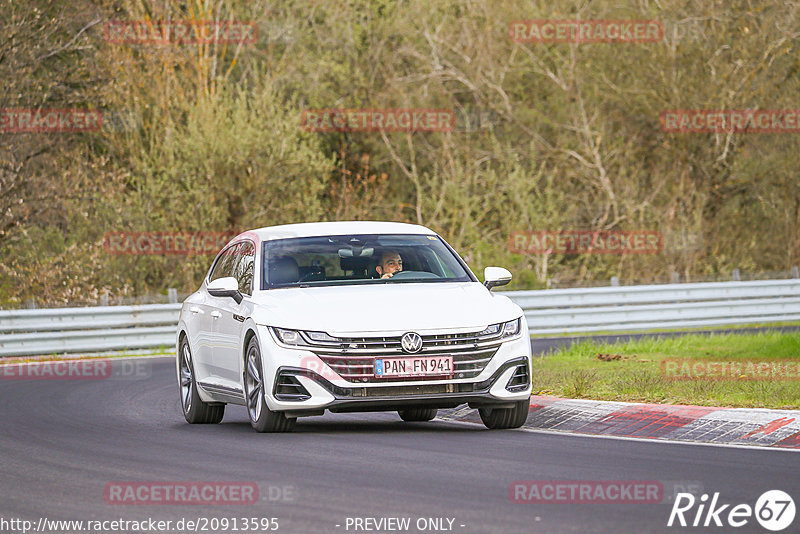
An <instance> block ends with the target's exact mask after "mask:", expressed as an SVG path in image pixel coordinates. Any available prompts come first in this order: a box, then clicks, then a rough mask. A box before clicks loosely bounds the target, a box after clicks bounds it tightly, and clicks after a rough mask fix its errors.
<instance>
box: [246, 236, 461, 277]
mask: <svg viewBox="0 0 800 534" xmlns="http://www.w3.org/2000/svg"><path fill="white" fill-rule="evenodd" d="M263 246H264V248H263V254H262V258H263V259H262V277H261V279H262V286H261V288H262V289H271V288H277V287H296V286H300V285H302V286H322V285H339V284H380V283H399V282H469V281H475V280H474V279H473V277H472V276H471V275H470V273H469V272H468V271H467V269H466V268H465V266H464V265H463V264H462V262H461V261H460V260H459V258H458V257H457V256H456V255H455V254H454V253H453V252H452V251H451V249H450V248H449V247H448V246H447V245H446V244H445V243H444V242H443V241H442V240H441V238H439V237H438V236H435V235H402V234H381V235H376V234H371V235H365V234H357V235H342V236H318V237H302V238H293V239H279V240H275V241H267V242H265V243H264V245H263Z"/></svg>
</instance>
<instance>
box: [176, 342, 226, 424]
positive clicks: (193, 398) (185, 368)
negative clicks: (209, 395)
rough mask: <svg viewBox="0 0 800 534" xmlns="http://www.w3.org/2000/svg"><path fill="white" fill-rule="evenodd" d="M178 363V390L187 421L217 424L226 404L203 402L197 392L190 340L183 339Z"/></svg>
mask: <svg viewBox="0 0 800 534" xmlns="http://www.w3.org/2000/svg"><path fill="white" fill-rule="evenodd" d="M177 363H178V391H179V392H180V399H181V409H182V410H183V417H184V418H185V419H186V422H187V423H190V424H193V425H209V424H210V425H215V424H217V423H219V422H220V421H222V417H223V416H224V415H225V405H224V404H219V403H214V404H211V403H208V402H203V401H202V400H201V399H200V395H199V394H198V393H197V381H196V380H195V375H194V362H193V360H192V350H191V349H190V348H189V340H188V339H186V337H184V338H183V339H182V340H181V345H180V352H179V353H178V357H177Z"/></svg>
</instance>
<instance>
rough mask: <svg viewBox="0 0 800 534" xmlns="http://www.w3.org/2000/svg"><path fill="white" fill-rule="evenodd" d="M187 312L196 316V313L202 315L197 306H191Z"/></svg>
mask: <svg viewBox="0 0 800 534" xmlns="http://www.w3.org/2000/svg"><path fill="white" fill-rule="evenodd" d="M189 311H190V312H192V313H193V314H195V315H197V314H198V313H203V310H201V309H200V308H198V307H197V306H192V307H191V308H189Z"/></svg>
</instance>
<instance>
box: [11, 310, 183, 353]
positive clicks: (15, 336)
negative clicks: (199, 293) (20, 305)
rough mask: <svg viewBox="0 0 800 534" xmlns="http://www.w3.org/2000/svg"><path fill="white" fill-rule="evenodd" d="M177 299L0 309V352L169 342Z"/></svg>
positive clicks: (131, 346)
mask: <svg viewBox="0 0 800 534" xmlns="http://www.w3.org/2000/svg"><path fill="white" fill-rule="evenodd" d="M180 310H181V305H180V304H147V305H141V306H97V307H93V308H51V309H41V310H0V357H3V356H27V355H33V354H54V353H55V354H60V353H62V352H105V351H113V350H126V349H150V348H156V347H163V346H170V347H171V346H174V345H175V327H176V325H177V324H178V315H179V313H180Z"/></svg>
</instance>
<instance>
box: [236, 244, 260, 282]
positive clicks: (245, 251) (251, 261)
mask: <svg viewBox="0 0 800 534" xmlns="http://www.w3.org/2000/svg"><path fill="white" fill-rule="evenodd" d="M241 247H242V248H241V249H239V251H238V253H237V255H236V256H237V257H238V260H239V261H237V262H236V269H235V271H234V274H233V276H235V277H236V280H238V281H239V291H240V292H241V293H242V294H244V295H252V294H253V268H254V267H255V259H256V247H255V245H253V243H251V242H250V241H244V242H243V243H241Z"/></svg>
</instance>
